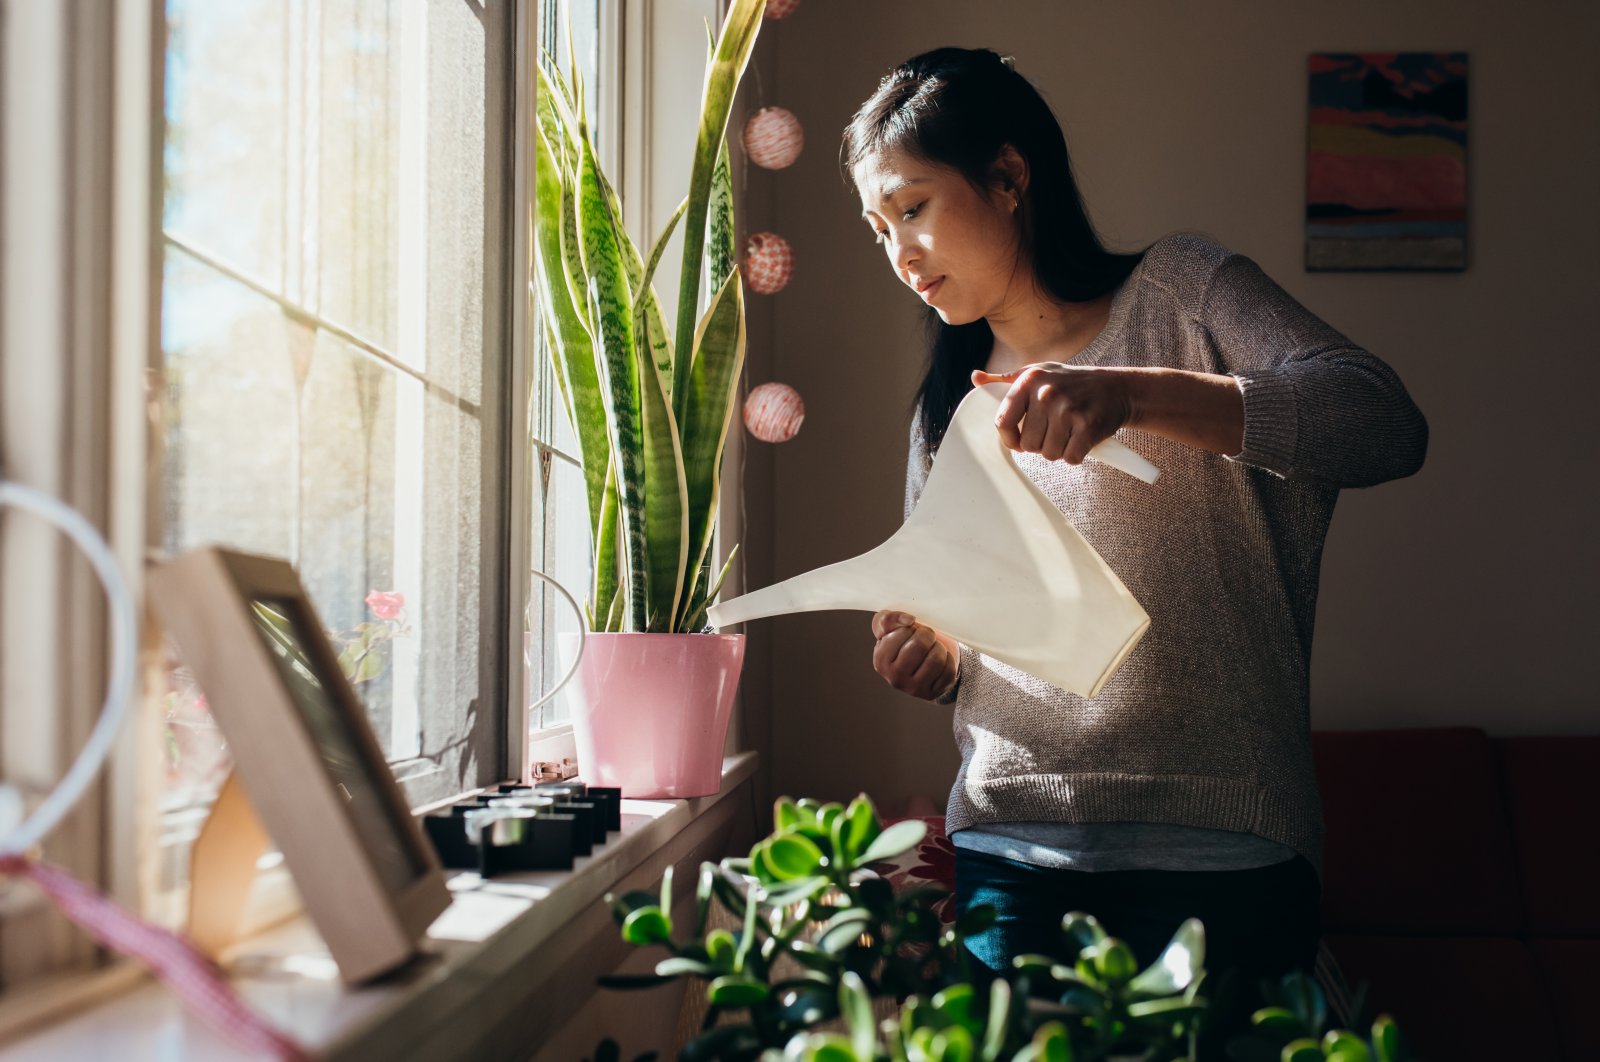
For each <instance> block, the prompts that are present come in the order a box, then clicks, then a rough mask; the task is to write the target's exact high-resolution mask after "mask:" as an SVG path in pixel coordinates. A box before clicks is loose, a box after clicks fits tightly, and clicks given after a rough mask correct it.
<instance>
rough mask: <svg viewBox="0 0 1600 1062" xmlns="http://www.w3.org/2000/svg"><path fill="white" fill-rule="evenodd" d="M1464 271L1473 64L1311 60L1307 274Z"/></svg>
mask: <svg viewBox="0 0 1600 1062" xmlns="http://www.w3.org/2000/svg"><path fill="white" fill-rule="evenodd" d="M1466 267H1467V53H1465V52H1327V53H1317V54H1313V55H1312V56H1311V63H1310V121H1309V125H1308V136H1307V154H1306V268H1307V269H1310V270H1435V271H1440V270H1442V271H1450V270H1461V269H1465V268H1466Z"/></svg>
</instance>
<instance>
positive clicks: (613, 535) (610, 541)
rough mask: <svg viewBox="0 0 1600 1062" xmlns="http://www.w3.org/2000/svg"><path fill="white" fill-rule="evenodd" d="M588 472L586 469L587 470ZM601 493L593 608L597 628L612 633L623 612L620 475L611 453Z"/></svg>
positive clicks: (595, 554)
mask: <svg viewBox="0 0 1600 1062" xmlns="http://www.w3.org/2000/svg"><path fill="white" fill-rule="evenodd" d="M585 471H587V469H586V470H585ZM603 488H604V489H603V491H602V493H601V496H600V523H599V528H600V531H599V536H598V537H597V538H596V539H595V547H594V611H595V614H596V615H597V616H599V617H600V618H601V620H602V622H601V624H600V626H598V627H595V628H594V629H595V630H597V631H602V632H610V631H615V630H617V629H618V623H619V622H620V617H621V612H622V594H621V592H620V588H621V584H622V579H621V573H620V571H619V568H618V564H617V533H618V530H619V528H618V515H617V476H616V462H615V460H614V458H613V457H612V456H611V455H609V454H608V455H607V458H606V470H605V480H604V483H603Z"/></svg>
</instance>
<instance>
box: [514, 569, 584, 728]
mask: <svg viewBox="0 0 1600 1062" xmlns="http://www.w3.org/2000/svg"><path fill="white" fill-rule="evenodd" d="M532 574H533V575H534V576H536V577H537V578H540V579H543V580H544V581H545V582H546V583H549V584H550V585H551V586H553V587H555V589H556V590H558V591H559V592H560V593H561V596H562V597H564V598H566V599H567V604H569V605H571V606H572V611H573V612H575V613H577V615H578V655H577V656H575V657H573V658H572V666H571V667H569V668H568V669H567V673H566V674H565V675H563V676H561V681H560V682H558V683H556V684H555V685H554V686H551V687H550V689H549V691H548V692H547V693H545V695H544V696H543V697H540V698H539V699H538V700H536V701H534V702H533V703H532V704H530V705H528V711H530V712H531V711H533V710H534V709H535V708H539V707H542V706H543V705H544V703H545V702H546V701H548V700H549V699H550V698H552V697H554V696H555V695H556V694H558V693H560V692H561V687H562V686H565V685H566V684H567V683H569V682H571V681H572V678H573V676H574V675H576V674H577V673H578V663H579V662H580V661H581V660H582V659H583V647H584V646H586V645H588V644H589V629H588V626H589V625H588V624H587V623H585V622H584V621H583V606H582V605H580V604H578V599H577V598H575V597H573V596H572V592H571V591H570V590H568V589H567V588H566V587H564V586H562V585H561V584H560V583H559V582H558V581H557V580H556V577H555V576H553V575H549V574H547V573H545V572H541V571H539V569H537V568H535V569H533V570H532Z"/></svg>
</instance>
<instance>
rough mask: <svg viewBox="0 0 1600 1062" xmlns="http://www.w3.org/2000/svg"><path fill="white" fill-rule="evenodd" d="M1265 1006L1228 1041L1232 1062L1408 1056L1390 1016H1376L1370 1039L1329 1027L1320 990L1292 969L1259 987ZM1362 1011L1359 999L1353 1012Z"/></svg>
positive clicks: (1404, 1059)
mask: <svg viewBox="0 0 1600 1062" xmlns="http://www.w3.org/2000/svg"><path fill="white" fill-rule="evenodd" d="M1262 992H1263V996H1264V997H1265V999H1266V1002H1267V1003H1268V1005H1267V1006H1265V1007H1262V1008H1261V1009H1260V1010H1257V1011H1256V1012H1255V1013H1254V1014H1252V1015H1251V1016H1250V1030H1249V1031H1248V1032H1247V1033H1244V1034H1242V1035H1238V1036H1235V1037H1234V1038H1233V1039H1231V1040H1230V1041H1229V1042H1228V1057H1229V1058H1231V1059H1233V1060H1234V1062H1323V1060H1327V1062H1408V1060H1409V1059H1411V1057H1412V1056H1411V1054H1410V1052H1409V1051H1408V1050H1407V1048H1406V1047H1405V1044H1404V1041H1403V1040H1402V1039H1401V1036H1400V1028H1399V1026H1398V1025H1396V1024H1395V1021H1394V1019H1393V1018H1391V1017H1390V1016H1389V1015H1387V1014H1381V1015H1379V1016H1378V1018H1377V1019H1376V1020H1375V1021H1374V1022H1373V1023H1372V1026H1371V1034H1370V1036H1367V1037H1363V1036H1361V1035H1360V1034H1359V1033H1356V1032H1352V1031H1351V1030H1349V1029H1338V1028H1329V1027H1328V1005H1327V997H1326V996H1325V994H1324V993H1323V991H1322V986H1321V985H1319V984H1317V982H1316V980H1315V979H1313V978H1311V977H1309V976H1307V975H1306V974H1305V973H1303V972H1301V971H1299V970H1296V971H1293V972H1291V973H1288V974H1286V975H1284V977H1283V979H1282V980H1281V981H1279V982H1278V983H1277V984H1275V985H1274V984H1270V983H1268V984H1263V985H1262ZM1353 1010H1354V1013H1355V1014H1356V1015H1358V1016H1359V1015H1360V1013H1361V1010H1362V1002H1361V997H1359V996H1358V997H1357V1000H1356V1003H1355V1006H1354V1008H1353Z"/></svg>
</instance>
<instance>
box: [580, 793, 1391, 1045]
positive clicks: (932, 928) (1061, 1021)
mask: <svg viewBox="0 0 1600 1062" xmlns="http://www.w3.org/2000/svg"><path fill="white" fill-rule="evenodd" d="M774 821H775V823H776V829H775V830H774V832H773V833H772V834H771V835H770V836H769V837H766V838H764V839H762V840H761V841H758V842H757V843H756V845H755V846H754V847H753V848H752V849H751V851H750V853H749V855H748V856H745V857H736V858H729V859H724V860H722V861H721V862H720V863H705V864H703V865H702V866H701V868H700V877H699V882H698V886H697V888H696V892H695V906H694V915H693V918H694V923H693V925H692V926H690V927H677V926H675V925H674V923H673V918H672V912H673V910H674V904H673V889H672V874H671V869H670V868H668V873H667V874H666V875H665V876H664V878H663V880H662V884H661V890H660V892H659V893H652V892H630V893H627V894H626V895H623V896H620V897H607V900H608V902H609V903H610V904H611V908H612V913H613V915H614V916H615V918H616V920H617V922H618V924H619V925H620V926H621V930H622V936H623V938H624V939H625V940H627V941H629V942H630V943H632V944H635V945H638V946H657V947H661V948H664V949H665V950H666V951H667V952H668V954H667V956H666V957H664V958H663V959H662V960H661V961H660V962H659V963H658V964H657V965H656V969H655V974H653V975H643V976H624V977H610V978H603V979H602V982H601V983H602V984H604V985H606V986H608V987H612V988H618V989H647V988H650V987H652V986H655V985H659V984H663V983H665V982H667V981H670V980H674V979H678V978H685V977H687V978H692V979H696V980H699V981H702V982H704V984H705V989H704V991H705V993H706V999H707V1003H708V1004H709V1009H708V1011H707V1015H706V1020H705V1027H704V1028H703V1030H702V1032H701V1034H700V1035H699V1036H697V1037H696V1038H694V1039H692V1040H690V1041H689V1042H688V1043H687V1044H685V1045H684V1047H683V1049H682V1051H681V1052H680V1054H679V1055H678V1057H679V1058H681V1059H684V1060H685V1062H703V1060H709V1059H719V1060H724V1062H755V1060H760V1062H783V1060H790V1059H800V1060H807V1062H998V1060H1011V1062H1035V1060H1043V1059H1061V1060H1066V1062H1071V1060H1080V1062H1081V1060H1089V1059H1100V1060H1105V1062H1115V1060H1129V1062H1131V1060H1135V1059H1139V1060H1143V1062H1163V1060H1177V1059H1193V1058H1195V1057H1196V1054H1197V1051H1198V1048H1199V1045H1200V1040H1199V1036H1200V1033H1201V1031H1202V1029H1203V1028H1204V1027H1205V1022H1206V1021H1207V1019H1208V1017H1209V1013H1210V1012H1209V1006H1210V1004H1209V1000H1208V998H1207V996H1206V994H1205V990H1206V985H1207V984H1208V975H1207V971H1206V969H1205V928H1204V926H1202V925H1201V924H1200V922H1199V921H1198V920H1196V919H1190V920H1188V921H1187V922H1185V923H1184V924H1183V925H1182V926H1180V927H1179V928H1178V931H1177V933H1176V934H1174V936H1173V938H1172V941H1171V943H1169V944H1168V945H1167V947H1166V949H1165V950H1164V951H1163V952H1162V954H1161V955H1160V956H1159V957H1158V958H1157V959H1156V961H1155V962H1154V963H1152V964H1151V965H1150V966H1148V967H1146V968H1145V969H1143V970H1141V969H1140V968H1139V965H1138V963H1137V962H1136V960H1135V957H1134V955H1133V953H1132V952H1131V951H1130V950H1129V948H1128V946H1127V945H1126V944H1125V943H1123V942H1122V941H1119V940H1117V939H1116V938H1114V937H1111V936H1109V935H1108V934H1107V933H1106V932H1105V930H1104V929H1103V928H1102V927H1101V925H1100V924H1099V922H1098V921H1097V920H1096V919H1095V918H1094V917H1093V916H1092V915H1088V914H1085V913H1083V912H1073V913H1071V914H1068V915H1067V916H1066V917H1065V918H1064V919H1063V920H1062V932H1063V934H1064V937H1065V940H1066V942H1067V947H1066V949H1065V953H1067V954H1073V955H1075V956H1076V957H1075V958H1074V959H1071V960H1068V961H1063V960H1062V959H1061V958H1059V957H1050V956H1044V955H1023V956H1018V957H1017V959H1016V960H1015V962H1014V964H1013V966H1014V968H1013V970H1012V972H1011V973H1010V974H1009V975H1007V976H1005V977H993V978H989V979H988V983H987V985H986V986H984V987H982V988H980V987H977V986H978V984H979V983H981V982H980V981H979V980H978V979H977V978H975V977H974V974H976V973H981V972H982V971H980V970H977V969H975V968H974V964H973V963H972V961H971V959H970V956H969V954H968V952H967V951H966V949H965V948H964V946H963V945H962V939H963V937H965V936H967V935H970V934H972V933H976V932H979V931H980V930H982V929H984V928H985V927H987V926H988V925H989V924H990V923H991V922H992V920H993V917H994V912H993V909H992V908H988V907H976V908H973V909H971V910H969V911H967V912H966V913H965V914H963V915H962V916H961V917H959V918H957V920H956V922H955V924H954V925H951V926H945V925H943V924H942V923H941V920H940V918H939V915H938V904H939V903H940V901H941V900H942V899H943V898H944V897H945V896H946V895H948V894H947V893H946V891H945V890H943V889H941V888H937V887H931V886H919V887H915V888H905V889H900V890H898V891H896V890H895V889H894V887H893V886H892V885H891V884H890V882H889V880H888V879H886V878H883V877H881V876H879V875H878V874H877V873H876V871H875V870H874V869H873V867H874V864H877V865H878V866H882V865H883V861H886V860H892V859H893V858H894V857H895V856H897V855H899V854H900V853H902V852H904V851H907V850H908V849H911V848H912V847H914V846H916V845H917V844H918V842H919V841H920V840H921V839H922V836H923V833H924V831H925V829H926V827H925V825H924V824H923V823H922V822H920V821H916V820H907V821H904V822H898V823H894V824H893V825H890V826H887V827H886V826H884V824H883V823H882V822H881V821H880V820H879V818H878V816H877V813H876V811H875V810H874V809H873V807H872V805H871V803H870V801H868V800H867V798H866V797H865V796H864V795H863V796H859V797H857V798H856V799H855V800H854V801H852V802H851V803H850V804H849V805H841V804H836V803H835V804H823V803H819V802H817V801H813V800H800V801H792V800H789V799H787V798H784V799H781V800H779V801H778V803H777V805H776V807H775V809H774ZM713 904H716V905H718V906H720V907H721V908H722V909H724V910H725V911H726V912H727V914H728V915H729V916H731V917H730V918H728V919H727V921H729V922H732V923H736V924H737V925H738V926H739V928H738V930H737V931H734V930H730V929H728V928H723V927H720V926H716V925H713V924H712V920H711V918H710V913H711V909H712V905H713ZM685 929H686V930H687V932H685V931H684V930H685ZM1263 987H1264V988H1265V989H1267V992H1266V996H1267V1000H1268V1003H1269V1006H1267V1007H1264V1008H1262V1009H1260V1010H1258V1011H1256V1012H1255V1014H1254V1015H1252V1017H1251V1021H1250V1026H1249V1028H1247V1029H1240V1030H1235V1029H1225V1030H1222V1032H1223V1033H1224V1034H1225V1035H1226V1039H1227V1041H1228V1042H1227V1047H1226V1054H1227V1056H1228V1058H1230V1059H1232V1060H1234V1062H1315V1060H1321V1059H1327V1060H1329V1062H1340V1060H1342V1062H1405V1059H1407V1058H1408V1057H1409V1056H1408V1055H1407V1053H1406V1052H1405V1050H1404V1048H1403V1047H1402V1046H1401V1044H1400V1041H1399V1032H1398V1030H1397V1029H1396V1027H1395V1025H1394V1022H1393V1021H1392V1020H1391V1019H1389V1018H1387V1017H1381V1018H1379V1019H1378V1020H1377V1021H1376V1022H1375V1023H1374V1024H1373V1026H1372V1034H1371V1037H1370V1038H1365V1037H1362V1036H1359V1035H1357V1034H1356V1033H1353V1032H1350V1031H1348V1030H1343V1029H1328V1028H1327V1018H1328V1011H1327V1006H1326V1003H1325V1000H1324V997H1323V994H1322V990H1321V989H1320V987H1319V986H1318V985H1317V983H1316V982H1315V981H1314V980H1313V979H1312V978H1310V977H1308V976H1306V975H1305V974H1303V973H1299V972H1294V973H1290V974H1289V975H1287V976H1285V977H1284V978H1283V979H1282V981H1281V983H1280V984H1279V985H1275V986H1274V985H1268V986H1263ZM885 1000H893V1003H892V1004H891V1005H890V1006H889V1007H888V1008H887V1010H888V1016H887V1017H884V1016H883V1015H884V1012H885V1008H882V1007H880V1006H877V1005H875V1001H885ZM1359 1010H1360V1006H1359V1004H1358V1006H1357V1011H1359ZM645 1057H649V1056H645ZM595 1058H596V1060H597V1062H599V1060H602V1059H617V1058H619V1052H618V1050H617V1046H616V1044H615V1042H611V1041H608V1042H606V1043H604V1044H602V1045H600V1049H599V1050H598V1051H597V1052H596V1054H595Z"/></svg>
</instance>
